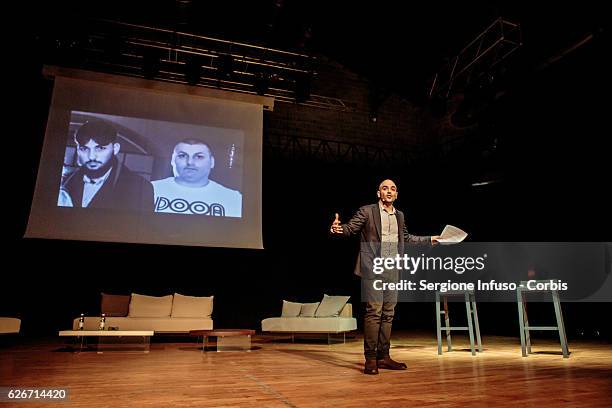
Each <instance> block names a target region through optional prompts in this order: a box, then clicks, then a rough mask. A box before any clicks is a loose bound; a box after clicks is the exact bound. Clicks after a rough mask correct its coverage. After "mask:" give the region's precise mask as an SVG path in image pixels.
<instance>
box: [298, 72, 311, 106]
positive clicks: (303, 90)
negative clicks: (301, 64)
mask: <svg viewBox="0 0 612 408" xmlns="http://www.w3.org/2000/svg"><path fill="white" fill-rule="evenodd" d="M311 85H312V78H311V76H310V74H307V73H300V74H298V76H297V77H296V78H295V101H296V102H297V103H303V102H306V101H307V100H308V98H310V88H311Z"/></svg>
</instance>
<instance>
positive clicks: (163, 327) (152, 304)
mask: <svg viewBox="0 0 612 408" xmlns="http://www.w3.org/2000/svg"><path fill="white" fill-rule="evenodd" d="M212 306H213V296H210V297H193V296H183V295H181V294H178V293H175V294H174V295H167V296H159V297H156V296H145V295H139V294H135V293H133V294H132V296H131V299H130V304H129V312H128V315H127V316H109V317H106V324H105V327H106V329H107V330H108V329H113V328H115V329H116V330H153V331H154V332H155V333H188V332H189V331H190V330H212V328H213V320H212ZM99 324H100V316H86V317H85V322H84V327H83V328H84V330H98V328H99ZM72 328H73V330H78V328H79V318H76V319H74V320H73V323H72Z"/></svg>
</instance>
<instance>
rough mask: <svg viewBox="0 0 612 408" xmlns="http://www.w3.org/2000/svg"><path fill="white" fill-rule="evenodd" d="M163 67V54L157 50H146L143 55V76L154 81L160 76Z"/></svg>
mask: <svg viewBox="0 0 612 408" xmlns="http://www.w3.org/2000/svg"><path fill="white" fill-rule="evenodd" d="M160 67H161V52H160V50H158V49H157V48H146V49H145V50H144V53H143V55H142V75H143V76H144V77H145V78H146V79H153V78H155V77H156V76H157V75H158V74H159V69H160Z"/></svg>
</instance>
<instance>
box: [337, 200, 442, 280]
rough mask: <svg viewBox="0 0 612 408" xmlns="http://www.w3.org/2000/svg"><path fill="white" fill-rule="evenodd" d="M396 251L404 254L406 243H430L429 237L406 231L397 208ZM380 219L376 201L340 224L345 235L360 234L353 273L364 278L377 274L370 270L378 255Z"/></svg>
mask: <svg viewBox="0 0 612 408" xmlns="http://www.w3.org/2000/svg"><path fill="white" fill-rule="evenodd" d="M395 211H396V217H397V223H398V225H397V230H398V235H399V236H398V248H397V250H398V253H399V254H400V255H403V254H404V245H406V244H430V243H431V237H428V236H417V235H411V234H409V233H408V229H407V228H406V223H405V221H404V213H403V212H401V211H399V210H398V209H397V208H396V209H395ZM381 224H382V222H381V219H380V208H379V206H378V203H376V204H370V205H364V206H363V207H361V208H360V209H359V210H358V211H357V213H356V214H355V215H354V216H353V218H351V219H350V220H349V221H348V222H347V223H346V224H342V233H343V235H345V236H350V235H357V234H360V238H361V249H360V251H359V257H358V258H357V265H356V266H355V275H358V276H361V277H362V278H364V279H373V278H374V277H376V276H378V275H376V274H374V273H373V272H372V268H373V264H374V258H375V257H378V256H380V242H381Z"/></svg>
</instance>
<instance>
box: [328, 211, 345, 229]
mask: <svg viewBox="0 0 612 408" xmlns="http://www.w3.org/2000/svg"><path fill="white" fill-rule="evenodd" d="M329 231H330V232H331V233H332V234H342V227H341V226H340V216H339V215H338V213H336V219H335V220H334V222H332V225H331V228H330V229H329Z"/></svg>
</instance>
